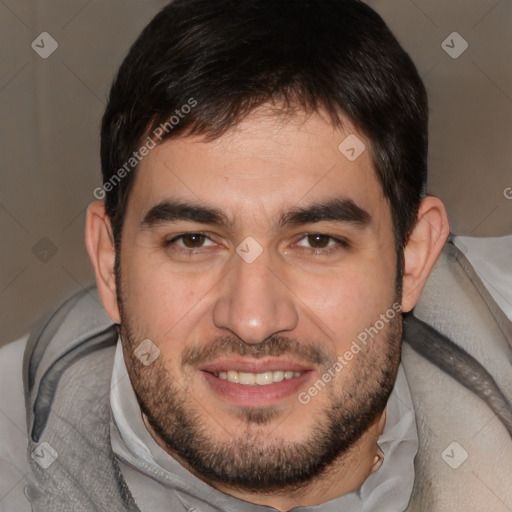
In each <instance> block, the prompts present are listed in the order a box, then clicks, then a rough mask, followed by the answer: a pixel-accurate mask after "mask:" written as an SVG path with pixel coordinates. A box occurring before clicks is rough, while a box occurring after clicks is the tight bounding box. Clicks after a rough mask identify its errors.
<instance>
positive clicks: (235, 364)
mask: <svg viewBox="0 0 512 512" xmlns="http://www.w3.org/2000/svg"><path fill="white" fill-rule="evenodd" d="M200 369H201V370H202V371H204V372H209V373H218V372H223V371H224V372H225V371H229V370H234V371H237V372H246V373H265V372H273V371H279V370H284V371H292V372H305V371H308V370H312V369H313V368H312V367H311V366H308V365H306V364H305V363H300V362H297V361H293V360H291V359H286V358H263V359H252V360H250V359H243V358H228V357H226V358H221V359H217V360H215V361H213V362H211V363H208V364H207V365H205V366H202V367H201V368H200Z"/></svg>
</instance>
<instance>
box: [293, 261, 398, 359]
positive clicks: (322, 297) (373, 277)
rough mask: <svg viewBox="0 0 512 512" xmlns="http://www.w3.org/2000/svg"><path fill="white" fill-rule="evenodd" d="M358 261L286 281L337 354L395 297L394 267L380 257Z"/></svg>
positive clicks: (372, 321)
mask: <svg viewBox="0 0 512 512" xmlns="http://www.w3.org/2000/svg"><path fill="white" fill-rule="evenodd" d="M361 260H362V259H361ZM361 260H359V262H354V263H353V264H352V265H350V266H348V265H347V266H346V267H345V268H344V269H343V270H338V271H336V270H333V271H332V272H330V273H329V274H328V275H324V276H315V278H314V279H311V278H309V279H304V277H303V276H302V277H300V276H295V277H294V278H293V282H292V283H290V288H291V289H292V290H294V292H295V294H296V296H297V297H299V298H300V301H299V302H298V307H300V308H302V309H303V313H304V315H305V316H306V317H309V318H310V319H311V321H312V322H313V323H314V324H316V325H317V327H318V328H319V329H320V330H322V332H324V333H325V334H326V335H327V336H328V337H329V338H330V339H331V340H332V343H333V345H334V347H333V348H335V350H336V351H337V352H338V353H340V351H344V350H345V349H346V348H347V347H348V346H349V345H350V343H351V341H352V340H353V339H354V338H355V337H356V336H357V335H358V334H359V333H361V332H362V331H363V330H364V329H365V328H366V327H369V326H371V325H373V324H374V323H375V322H376V321H377V320H378V319H379V318H380V315H381V314H384V313H386V311H387V310H388V309H389V308H390V307H391V306H392V304H393V302H394V299H395V293H394V291H395V289H394V282H395V281H394V280H395V272H394V267H392V266H390V265H389V264H386V263H385V262H384V260H383V259H374V260H372V261H368V262H367V263H366V264H364V262H363V261H361Z"/></svg>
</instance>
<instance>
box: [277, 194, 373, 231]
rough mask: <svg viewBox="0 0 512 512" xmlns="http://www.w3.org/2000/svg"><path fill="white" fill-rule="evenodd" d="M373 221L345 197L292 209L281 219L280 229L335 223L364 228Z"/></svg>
mask: <svg viewBox="0 0 512 512" xmlns="http://www.w3.org/2000/svg"><path fill="white" fill-rule="evenodd" d="M371 220H372V217H371V215H370V214H369V213H368V212H367V211H366V210H363V209H362V208H361V207H360V206H358V205H357V204H356V203H355V202H354V201H352V199H349V198H346V197H343V198H339V199H332V200H330V201H326V202H320V203H314V204H312V205H309V206H306V207H303V208H299V207H295V208H292V209H291V210H289V211H288V212H286V213H284V215H283V216H282V217H281V219H280V221H279V223H278V227H280V228H283V227H286V226H298V225H302V224H312V223H315V222H322V221H334V222H346V223H348V224H354V225H355V226H356V227H359V228H364V227H366V226H367V225H368V224H370V222H371Z"/></svg>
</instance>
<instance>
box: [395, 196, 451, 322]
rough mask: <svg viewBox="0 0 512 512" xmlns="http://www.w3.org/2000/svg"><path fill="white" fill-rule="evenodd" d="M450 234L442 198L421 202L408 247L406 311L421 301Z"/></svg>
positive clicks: (403, 294)
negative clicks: (424, 287) (429, 276)
mask: <svg viewBox="0 0 512 512" xmlns="http://www.w3.org/2000/svg"><path fill="white" fill-rule="evenodd" d="M449 234H450V224H449V222H448V215H447V214H446V208H445V207H444V204H443V203H442V201H441V200H440V199H439V198H437V197H434V196H427V197H425V198H424V199H423V201H421V203H420V207H419V211H418V220H417V222H416V225H415V226H414V229H413V231H412V233H411V235H410V237H409V240H408V241H407V245H406V246H405V250H404V275H403V285H402V311H403V312H404V313H406V312H408V311H410V310H411V309H412V308H413V307H414V306H415V305H416V303H417V302H418V299H419V298H420V295H421V292H422V290H423V286H424V285H425V281H426V280H427V277H428V275H429V274H430V271H431V270H432V267H433V266H434V263H435V262H436V260H437V258H438V256H439V254H440V253H441V251H442V249H443V247H444V244H445V242H446V239H447V238H448V235H449Z"/></svg>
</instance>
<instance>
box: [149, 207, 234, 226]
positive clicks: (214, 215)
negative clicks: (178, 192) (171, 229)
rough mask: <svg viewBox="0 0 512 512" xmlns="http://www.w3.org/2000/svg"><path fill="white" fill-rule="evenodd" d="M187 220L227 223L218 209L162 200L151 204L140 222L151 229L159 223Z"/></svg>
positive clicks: (213, 223) (221, 224)
mask: <svg viewBox="0 0 512 512" xmlns="http://www.w3.org/2000/svg"><path fill="white" fill-rule="evenodd" d="M180 220H188V221H192V222H197V223H200V224H211V225H213V226H225V225H229V224H230V222H229V221H228V219H227V217H226V216H225V215H224V214H223V213H222V212H221V211H220V210H218V209H216V208H212V207H207V206H202V205H197V204H192V203H183V202H180V201H170V200H166V201H162V202H160V203H158V204H157V205H155V206H153V207H152V208H151V209H150V210H149V211H148V212H147V213H146V215H145V216H144V220H143V221H142V222H141V227H142V228H143V229H151V228H153V227H155V226H157V225H159V224H164V223H167V222H176V221H180Z"/></svg>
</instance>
